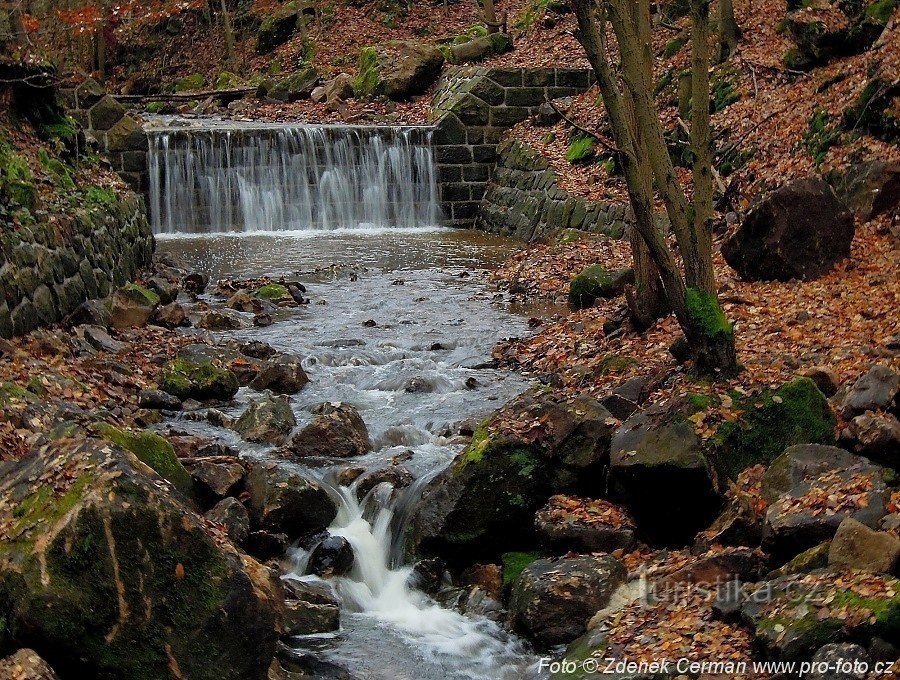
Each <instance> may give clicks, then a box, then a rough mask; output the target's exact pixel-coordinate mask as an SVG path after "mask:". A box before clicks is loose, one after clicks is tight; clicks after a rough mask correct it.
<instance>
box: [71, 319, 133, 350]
mask: <svg viewBox="0 0 900 680" xmlns="http://www.w3.org/2000/svg"><path fill="white" fill-rule="evenodd" d="M78 332H79V335H81V336H82V337H83V338H84V341H85V342H86V343H87V344H89V345H90V346H91V347H93V348H94V349H96V350H99V351H101V352H110V353H112V354H119V353H120V352H123V351H125V349H127V348H128V345H127V344H125V343H124V342H119V341H118V340H113V339H112V338H111V337H110V336H109V333H107V332H106V331H105V330H104V329H103V328H101V327H100V326H87V325H85V326H79V327H78Z"/></svg>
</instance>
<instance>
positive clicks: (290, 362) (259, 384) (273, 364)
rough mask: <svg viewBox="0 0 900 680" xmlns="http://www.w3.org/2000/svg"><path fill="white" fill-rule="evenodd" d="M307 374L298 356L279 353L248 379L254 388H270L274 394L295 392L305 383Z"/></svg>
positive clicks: (307, 380) (307, 377)
mask: <svg viewBox="0 0 900 680" xmlns="http://www.w3.org/2000/svg"><path fill="white" fill-rule="evenodd" d="M308 382H309V376H308V375H306V371H304V370H303V363H302V360H301V359H300V357H298V356H296V355H293V354H280V355H278V356H277V357H275V358H273V359H270V360H269V361H268V362H267V363H266V364H264V365H263V367H262V368H261V369H260V371H259V373H258V374H257V375H256V377H255V378H253V380H252V381H250V387H251V388H253V389H254V390H258V391H262V390H270V391H272V392H275V393H276V394H296V393H297V392H299V391H300V390H302V389H303V387H304V386H305V385H306V383H308Z"/></svg>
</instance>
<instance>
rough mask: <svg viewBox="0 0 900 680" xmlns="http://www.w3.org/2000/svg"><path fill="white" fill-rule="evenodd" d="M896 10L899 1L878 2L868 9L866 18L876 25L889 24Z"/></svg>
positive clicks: (882, 0) (879, 0)
mask: <svg viewBox="0 0 900 680" xmlns="http://www.w3.org/2000/svg"><path fill="white" fill-rule="evenodd" d="M896 8H897V0H878V1H877V2H873V3H872V4H871V5H869V6H868V7H867V8H866V17H867V18H869V19H871V20H872V21H875V22H876V23H879V24H887V22H888V20H889V19H890V18H891V15H892V14H893V13H894V10H895V9H896Z"/></svg>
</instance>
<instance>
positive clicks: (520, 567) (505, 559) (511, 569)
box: [500, 552, 540, 587]
mask: <svg viewBox="0 0 900 680" xmlns="http://www.w3.org/2000/svg"><path fill="white" fill-rule="evenodd" d="M539 557H540V555H539V554H538V553H536V552H508V553H503V555H502V556H501V558H500V560H501V562H502V563H503V585H504V586H505V587H506V586H511V585H512V584H513V583H515V582H516V581H517V580H518V578H519V575H520V574H521V573H522V572H523V571H525V567H527V566H528V565H529V564H531V563H532V562H534V561H535V560H537V559H538V558H539Z"/></svg>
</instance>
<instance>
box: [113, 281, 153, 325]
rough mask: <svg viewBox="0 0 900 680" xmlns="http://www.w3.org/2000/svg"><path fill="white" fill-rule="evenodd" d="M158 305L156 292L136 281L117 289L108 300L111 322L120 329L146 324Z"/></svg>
mask: <svg viewBox="0 0 900 680" xmlns="http://www.w3.org/2000/svg"><path fill="white" fill-rule="evenodd" d="M158 306H159V296H158V295H157V294H156V293H154V292H153V291H152V290H148V289H146V288H144V287H142V286H138V285H137V284H134V283H129V284H127V285H125V286H123V287H121V288H119V289H117V290H116V291H115V292H114V293H113V294H112V295H111V296H110V297H109V299H108V300H107V301H106V307H107V309H108V310H109V324H110V326H112V327H113V328H117V329H120V330H121V329H124V328H136V327H140V326H144V325H146V323H147V322H148V321H149V320H150V317H151V316H152V315H153V312H154V311H155V310H156V308H157V307H158Z"/></svg>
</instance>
